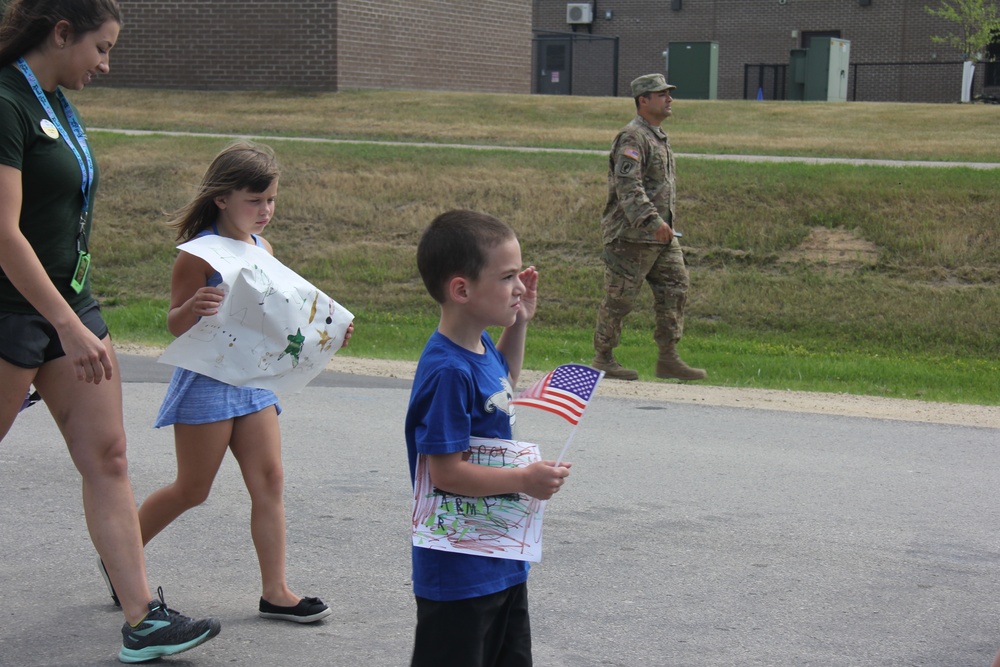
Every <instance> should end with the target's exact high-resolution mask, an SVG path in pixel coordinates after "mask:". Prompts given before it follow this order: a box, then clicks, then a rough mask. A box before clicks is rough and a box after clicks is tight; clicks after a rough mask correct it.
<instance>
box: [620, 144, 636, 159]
mask: <svg viewBox="0 0 1000 667" xmlns="http://www.w3.org/2000/svg"><path fill="white" fill-rule="evenodd" d="M622 155H623V156H624V157H630V158H632V159H633V160H636V161H638V160H639V151H637V150H636V149H634V148H632V147H631V146H629V147H628V148H626V149H625V150H623V151H622Z"/></svg>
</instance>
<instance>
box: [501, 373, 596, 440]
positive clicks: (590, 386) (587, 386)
mask: <svg viewBox="0 0 1000 667" xmlns="http://www.w3.org/2000/svg"><path fill="white" fill-rule="evenodd" d="M602 377H604V371H598V370H594V369H593V368H590V367H588V366H581V365H579V364H565V365H563V366H559V367H558V368H556V369H555V370H554V371H552V372H551V373H549V374H548V375H546V376H545V377H543V378H542V379H541V380H539V381H538V382H536V383H535V384H533V385H531V386H530V387H528V388H527V389H525V390H524V391H523V392H521V393H520V394H518V395H517V398H515V399H514V400H513V401H512V403H513V404H514V405H524V406H528V407H532V408H539V409H541V410H547V411H549V412H551V413H554V414H557V415H559V416H560V417H562V418H563V419H565V420H566V421H568V422H569V423H570V424H574V425H576V424H578V423H580V417H582V416H583V411H584V410H585V409H586V407H587V403H588V402H590V397H591V396H592V395H593V394H594V390H595V389H597V383H598V382H600V381H601V378H602Z"/></svg>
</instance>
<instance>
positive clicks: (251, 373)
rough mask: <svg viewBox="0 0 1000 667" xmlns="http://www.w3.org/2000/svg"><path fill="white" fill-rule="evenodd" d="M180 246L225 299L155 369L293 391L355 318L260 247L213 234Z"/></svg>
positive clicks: (336, 345) (332, 349) (330, 352)
mask: <svg viewBox="0 0 1000 667" xmlns="http://www.w3.org/2000/svg"><path fill="white" fill-rule="evenodd" d="M178 248H179V249H180V250H183V251H184V252H187V253H190V254H192V255H196V256H197V257H200V258H202V259H204V260H205V261H206V262H208V263H209V264H210V265H211V266H212V268H214V269H215V270H216V271H218V272H219V273H220V274H221V275H222V284H221V285H219V287H220V288H221V289H223V290H225V292H226V296H225V298H224V299H223V301H222V304H221V305H220V306H219V312H218V313H217V314H216V315H213V316H211V317H203V318H201V320H200V321H199V322H198V323H197V324H195V325H194V326H193V327H191V328H190V329H189V330H188V331H186V332H185V333H184V334H183V335H181V336H179V337H178V338H177V339H176V340H174V342H173V343H171V344H170V345H169V346H168V347H167V349H166V350H165V351H164V353H163V355H162V356H161V357H160V359H159V361H160V362H161V363H164V364H170V365H173V366H180V367H181V368H186V369H188V370H191V371H195V372H196V373H201V374H202V375H207V376H209V377H211V378H214V379H216V380H219V381H220V382H225V383H227V384H231V385H235V386H241V387H242V386H249V387H260V388H262V389H271V390H273V391H275V392H298V391H301V390H302V389H303V388H304V387H305V386H306V385H307V384H308V383H309V381H310V380H312V379H313V378H314V377H316V376H317V375H318V374H319V373H320V371H322V370H323V369H324V368H326V365H327V363H328V362H329V361H330V358H331V357H332V356H333V355H334V354H335V353H336V352H337V350H339V349H340V347H341V346H342V345H343V343H344V335H345V333H346V332H347V327H348V326H349V325H350V323H351V321H352V320H353V319H354V315H352V314H351V312H350V311H348V310H347V309H345V308H344V307H343V306H341V305H340V304H338V303H337V302H336V301H334V300H333V299H331V298H330V297H328V296H327V295H326V294H324V293H323V292H321V291H320V290H319V289H317V288H316V287H314V286H313V285H311V284H310V283H309V282H308V281H306V280H305V279H304V278H302V277H301V276H299V275H298V274H297V273H295V272H294V271H292V270H291V269H289V268H288V267H286V266H285V265H284V264H282V263H281V262H279V261H278V260H277V259H275V258H274V257H273V256H272V255H271V254H270V253H268V252H267V251H266V250H264V249H263V248H258V247H257V246H253V245H250V244H249V243H244V242H242V241H237V240H235V239H230V238H226V237H223V236H217V235H208V236H202V237H200V238H197V239H194V240H193V241H188V242H187V243H184V244H182V245H180V246H178Z"/></svg>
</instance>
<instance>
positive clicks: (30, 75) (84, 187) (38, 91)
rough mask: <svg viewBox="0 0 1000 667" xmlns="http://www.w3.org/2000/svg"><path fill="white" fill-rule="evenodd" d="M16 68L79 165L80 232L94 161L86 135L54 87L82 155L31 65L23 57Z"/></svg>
mask: <svg viewBox="0 0 1000 667" xmlns="http://www.w3.org/2000/svg"><path fill="white" fill-rule="evenodd" d="M17 68H18V69H19V70H21V74H23V75H24V78H25V79H27V80H28V85H29V86H31V90H32V92H34V93H35V97H37V98H38V102H39V103H40V104H41V105H42V108H43V109H45V113H46V114H48V116H49V120H50V121H52V124H53V125H55V127H56V130H58V131H59V136H61V137H62V138H63V141H65V142H66V145H67V146H69V148H70V150H71V151H73V155H75V156H76V161H77V163H78V164H79V165H80V179H81V186H80V189H81V191H82V192H83V210H82V212H81V213H80V233H81V234H82V233H83V228H84V225H85V224H86V220H87V207H88V206H89V203H90V186H91V184H92V183H93V180H94V161H93V159H92V158H91V157H90V148H89V146H87V135H86V134H85V133H84V131H83V127H82V126H81V125H80V122H79V121H78V120H77V119H76V114H74V113H73V108H72V107H71V106H70V105H69V101H68V100H67V99H66V96H65V95H63V92H62V90H60V89H59V88H56V95H57V96H58V97H59V103H60V104H61V105H62V108H63V111H64V112H65V113H66V120H67V122H69V126H70V128H71V129H72V130H73V136H74V137H76V141H77V143H79V144H80V149H81V150H82V151H83V155H82V156H81V155H80V151H79V150H77V148H76V145H75V144H74V143H73V141H72V140H71V139H70V137H69V133H68V132H67V131H66V129H65V128H64V127H63V126H62V123H60V122H59V118H58V116H56V112H55V110H54V109H53V108H52V105H51V104H49V99H48V98H47V97H46V96H45V91H43V90H42V87H41V86H40V85H39V83H38V79H36V78H35V73H34V72H32V71H31V67H29V66H28V63H27V62H26V61H25V59H24V58H18V59H17Z"/></svg>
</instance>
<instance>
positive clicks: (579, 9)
mask: <svg viewBox="0 0 1000 667" xmlns="http://www.w3.org/2000/svg"><path fill="white" fill-rule="evenodd" d="M593 22H594V6H593V5H591V4H590V3H589V2H568V3H566V23H570V24H573V25H581V24H583V25H586V24H588V23H593Z"/></svg>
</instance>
